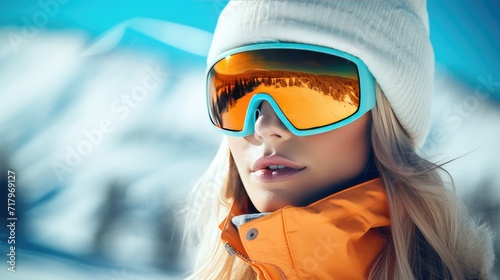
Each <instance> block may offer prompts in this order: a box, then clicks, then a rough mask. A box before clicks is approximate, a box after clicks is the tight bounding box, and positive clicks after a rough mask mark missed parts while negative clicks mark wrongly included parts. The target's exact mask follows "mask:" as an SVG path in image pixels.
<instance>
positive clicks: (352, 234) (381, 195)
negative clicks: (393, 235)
mask: <svg viewBox="0 0 500 280" xmlns="http://www.w3.org/2000/svg"><path fill="white" fill-rule="evenodd" d="M245 212H246V209H242V207H241V206H240V205H239V203H238V201H234V202H233V204H232V206H231V208H230V211H229V214H228V216H227V217H226V219H224V221H223V222H222V223H221V224H220V226H219V227H220V228H221V230H222V234H221V239H222V241H223V242H224V243H225V247H226V249H227V250H228V252H229V253H230V254H232V255H233V254H235V255H237V256H238V257H240V258H241V259H243V260H244V261H245V262H247V263H248V264H249V265H251V266H252V268H253V269H254V270H255V271H256V272H257V274H258V279H259V280H263V279H332V278H335V279H366V278H367V277H368V274H369V272H370V268H371V265H372V263H373V261H374V259H375V258H376V256H377V255H378V253H379V252H380V251H381V250H382V248H383V247H384V245H385V243H386V238H385V237H384V234H383V233H384V229H387V228H388V227H389V226H390V220H389V210H388V207H387V199H386V195H385V189H384V185H383V183H382V180H381V179H374V180H371V181H368V182H365V183H363V184H359V185H356V186H353V187H351V188H348V189H345V190H343V191H341V192H338V193H335V194H332V195H330V196H328V197H326V198H324V199H321V200H319V201H317V202H315V203H313V204H310V205H308V206H306V207H284V208H282V209H280V210H278V211H275V212H273V213H271V214H269V215H267V216H264V217H261V218H258V219H254V220H251V221H249V222H247V223H245V224H243V225H241V226H240V227H239V229H237V228H236V227H235V226H234V225H233V223H232V222H231V219H232V218H233V217H235V216H238V215H242V214H247V213H245Z"/></svg>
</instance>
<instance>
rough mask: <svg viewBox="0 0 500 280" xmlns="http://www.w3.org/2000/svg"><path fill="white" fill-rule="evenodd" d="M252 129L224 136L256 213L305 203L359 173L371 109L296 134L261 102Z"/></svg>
mask: <svg viewBox="0 0 500 280" xmlns="http://www.w3.org/2000/svg"><path fill="white" fill-rule="evenodd" d="M260 111H261V113H260V116H259V117H258V119H257V120H256V122H255V133H254V134H253V135H250V136H247V137H244V138H242V137H228V144H229V148H230V150H231V153H232V156H233V158H234V161H235V163H236V167H237V169H238V172H239V174H240V177H241V180H242V182H243V185H244V187H245V190H246V191H247V193H248V196H249V197H250V200H251V201H252V203H253V205H254V206H255V207H256V209H257V210H258V211H260V212H272V211H275V210H278V209H280V208H282V207H284V206H287V205H293V206H305V205H307V204H310V203H312V202H314V201H316V200H318V199H320V198H323V197H325V196H328V195H329V194H332V193H334V192H336V191H339V190H340V189H342V185H343V184H345V183H347V182H349V181H351V180H353V179H355V178H357V177H358V176H360V175H362V173H363V171H364V170H365V167H366V165H367V163H368V160H369V155H370V153H371V150H370V149H371V145H370V137H369V129H368V128H369V122H370V119H369V118H370V114H365V115H364V116H362V117H361V118H359V119H357V120H356V121H354V122H352V123H350V124H348V125H346V126H343V127H341V128H339V129H336V130H332V131H329V132H325V133H322V134H317V135H313V136H305V137H300V136H295V135H294V134H292V133H291V132H290V131H289V130H288V129H287V128H286V127H285V126H284V125H283V124H282V123H281V121H280V119H279V118H278V117H277V115H276V113H275V112H274V110H273V109H272V108H271V106H270V105H269V103H267V102H264V103H263V104H262V106H261V108H260Z"/></svg>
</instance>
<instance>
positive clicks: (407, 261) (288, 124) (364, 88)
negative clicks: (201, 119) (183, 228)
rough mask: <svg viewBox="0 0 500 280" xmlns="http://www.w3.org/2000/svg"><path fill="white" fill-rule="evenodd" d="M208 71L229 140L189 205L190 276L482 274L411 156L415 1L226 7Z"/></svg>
mask: <svg viewBox="0 0 500 280" xmlns="http://www.w3.org/2000/svg"><path fill="white" fill-rule="evenodd" d="M208 66H209V71H208V73H207V94H208V96H207V103H208V108H209V115H210V118H211V121H212V123H213V124H214V126H215V127H217V128H218V129H219V130H220V131H221V132H223V133H225V134H226V135H227V137H226V138H225V140H224V141H223V143H222V145H221V147H220V150H219V152H218V154H217V156H216V157H215V159H214V161H213V163H212V165H211V167H210V168H209V170H208V171H207V173H206V174H205V176H204V177H203V178H202V179H201V180H200V182H199V183H198V185H197V187H196V188H195V191H194V192H193V195H192V197H191V202H190V208H188V209H189V211H190V215H189V217H188V221H189V224H188V230H190V232H191V233H194V234H195V238H197V240H198V242H199V244H198V248H199V252H198V253H199V255H198V262H197V267H196V270H195V272H194V273H193V275H192V276H191V277H192V279H367V278H369V279H488V278H490V277H491V275H490V270H491V267H492V262H493V253H492V244H491V237H490V234H489V232H488V230H487V229H486V227H485V226H484V225H478V224H477V223H476V222H475V221H474V220H473V219H472V218H470V217H469V216H468V214H467V211H466V210H465V209H464V207H463V206H462V204H461V202H460V201H459V200H458V199H457V197H456V195H455V193H454V192H453V191H452V190H450V188H449V186H448V187H447V186H446V185H447V183H446V181H445V180H444V179H443V178H442V177H441V175H447V173H446V171H445V170H444V169H443V168H442V167H441V166H438V165H436V164H433V163H431V162H429V161H427V160H425V159H423V158H421V157H420V156H419V155H418V153H417V152H418V147H420V146H421V144H422V143H423V141H424V140H425V138H426V136H427V132H428V129H429V126H430V103H431V91H432V81H433V74H434V73H433V71H434V65H433V52H432V46H431V44H430V41H429V27H428V19H427V11H426V7H425V1H416V0H407V1H402V0H401V1H397V0H389V1H372V0H370V1H368V0H366V1H328V0H315V1H281V0H280V1H277V0H274V1H273V0H259V1H236V0H235V1H231V2H230V3H229V4H228V5H227V6H226V8H225V9H224V11H223V12H222V14H221V15H220V17H219V21H218V24H217V28H216V30H215V34H214V39H213V43H212V47H211V50H210V53H209V56H208ZM217 225H219V227H217Z"/></svg>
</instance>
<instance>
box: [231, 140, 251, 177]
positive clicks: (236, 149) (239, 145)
mask: <svg viewBox="0 0 500 280" xmlns="http://www.w3.org/2000/svg"><path fill="white" fill-rule="evenodd" d="M227 144H228V146H229V150H230V151H231V155H232V156H233V159H234V163H235V164H236V167H237V168H238V170H239V169H240V167H242V166H244V160H245V159H246V158H248V153H249V146H248V142H247V141H246V140H245V139H244V138H241V137H227Z"/></svg>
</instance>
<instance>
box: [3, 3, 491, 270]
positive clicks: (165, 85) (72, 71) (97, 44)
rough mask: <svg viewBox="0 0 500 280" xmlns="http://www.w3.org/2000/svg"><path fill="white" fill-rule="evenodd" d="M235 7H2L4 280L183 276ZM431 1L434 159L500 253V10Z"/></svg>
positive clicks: (427, 151)
mask: <svg viewBox="0 0 500 280" xmlns="http://www.w3.org/2000/svg"><path fill="white" fill-rule="evenodd" d="M226 2H227V1H218V0H172V1H151V0H149V1H140V2H139V1H116V0H115V1H95V0H94V1H81V0H80V1H77V0H73V1H71V0H40V1H14V0H2V1H0V167H1V168H0V170H1V174H2V175H1V176H0V182H1V185H0V187H1V189H0V199H1V201H0V206H1V210H0V218H1V220H2V225H1V226H0V260H1V262H0V263H1V265H0V278H1V279H23V280H24V279H51V280H58V279H69V278H71V279H75V280H79V279H93V280H100V279H107V280H109V279H113V280H135V279H183V277H184V276H185V272H186V271H187V270H188V269H189V264H187V263H186V261H185V260H186V255H189V252H182V250H181V249H180V237H181V236H180V233H181V231H182V221H181V217H179V215H178V211H179V209H180V208H181V207H182V206H183V201H184V199H185V197H186V195H187V193H188V192H189V190H190V188H191V186H192V185H193V183H194V182H195V181H196V179H197V178H198V177H199V176H200V175H201V174H202V172H203V171H204V169H205V168H207V167H208V164H209V162H210V160H211V158H212V157H213V155H214V154H215V152H216V149H217V146H218V143H219V142H220V140H221V136H220V135H219V134H218V133H216V131H215V130H213V129H212V128H211V127H210V125H209V121H208V118H207V117H206V112H205V104H204V87H203V82H204V77H203V76H204V70H205V58H206V54H207V52H208V48H209V46H210V42H211V38H212V32H213V29H214V27H215V24H216V21H217V16H218V14H219V13H220V12H221V10H222V9H223V7H224V6H225V4H226ZM428 2H429V3H428V9H429V16H430V26H431V40H432V42H433V44H434V48H435V55H436V64H437V65H436V84H435V96H436V98H435V103H434V108H433V126H432V130H431V133H430V135H429V138H428V140H427V142H426V143H425V145H424V147H423V150H422V153H423V154H424V155H425V156H427V157H429V158H431V159H432V160H434V161H436V162H441V163H443V162H446V161H448V160H451V159H456V160H454V161H452V162H451V163H449V164H447V165H446V167H447V169H448V170H449V171H450V172H451V173H452V175H453V176H454V179H455V183H456V185H457V191H458V192H459V193H460V195H461V196H463V197H464V199H465V200H466V202H467V203H468V204H469V205H470V206H471V208H472V209H473V211H474V214H475V215H478V216H480V217H481V218H482V219H483V220H485V221H487V222H488V223H490V225H491V227H492V228H493V229H494V230H495V236H496V243H495V246H496V247H495V249H496V254H497V256H500V243H499V241H500V240H499V234H498V233H499V232H500V192H499V190H500V146H499V145H498V143H500V67H498V65H500V56H499V55H498V48H499V47H500V36H498V30H500V20H499V17H498V15H499V14H500V4H498V3H497V1H495V0H481V1H475V0H460V1H445V0H432V1H428ZM8 170H10V171H13V172H15V174H16V182H15V183H16V193H15V194H16V197H15V199H16V200H15V203H16V205H15V210H16V213H15V214H16V217H17V218H18V220H17V221H16V273H11V272H9V271H8V270H7V269H8V267H9V264H8V263H7V262H6V261H8V258H9V257H8V256H7V254H9V246H10V245H8V244H7V240H8V237H9V235H10V232H9V229H8V228H7V227H6V226H5V225H3V223H5V224H8V223H7V222H6V221H7V217H8V213H7V211H6V209H7V195H8V191H7V190H8V189H7V172H8ZM496 273H497V275H500V270H499V266H498V265H497V266H496Z"/></svg>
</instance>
